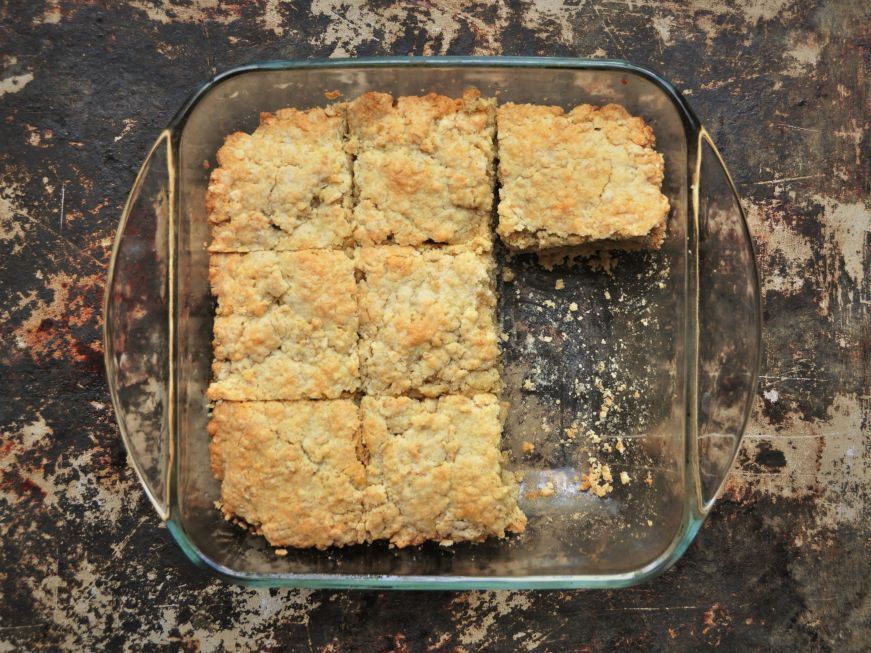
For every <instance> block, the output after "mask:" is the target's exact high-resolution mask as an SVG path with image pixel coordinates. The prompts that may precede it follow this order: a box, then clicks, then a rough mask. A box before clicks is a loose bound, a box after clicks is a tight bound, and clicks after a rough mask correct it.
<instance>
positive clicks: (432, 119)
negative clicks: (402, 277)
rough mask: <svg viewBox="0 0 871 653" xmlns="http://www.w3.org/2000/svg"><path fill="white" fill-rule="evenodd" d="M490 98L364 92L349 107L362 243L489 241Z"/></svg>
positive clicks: (492, 127) (475, 94)
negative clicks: (393, 95) (396, 97)
mask: <svg viewBox="0 0 871 653" xmlns="http://www.w3.org/2000/svg"><path fill="white" fill-rule="evenodd" d="M495 106H496V104H495V100H493V99H483V98H481V97H480V94H479V93H478V91H477V90H474V89H469V90H467V91H466V92H465V93H464V94H463V97H462V98H460V99H452V98H448V97H445V96H443V95H437V94H435V93H430V94H429V95H426V96H423V97H400V98H398V99H396V100H395V101H394V98H393V97H392V96H391V95H389V94H387V93H366V94H365V95H362V96H361V97H359V98H358V99H356V100H354V101H353V102H352V103H351V104H350V106H349V109H348V125H349V131H350V150H351V151H352V152H353V153H354V154H356V159H355V162H354V195H355V200H356V202H355V206H354V221H355V225H356V228H355V237H356V240H357V242H358V243H359V244H362V245H380V244H384V243H397V244H400V245H422V244H425V243H430V242H432V243H452V244H459V243H465V242H468V241H470V240H476V239H478V240H480V239H482V238H483V239H485V240H487V241H488V242H489V240H490V238H491V236H490V230H489V220H490V209H491V208H492V205H493V185H494V178H495V176H494V172H493V162H494V159H495V146H494V140H493V139H494V130H495V121H494V115H495Z"/></svg>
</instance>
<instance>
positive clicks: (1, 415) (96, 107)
mask: <svg viewBox="0 0 871 653" xmlns="http://www.w3.org/2000/svg"><path fill="white" fill-rule="evenodd" d="M391 53H392V54H407V53H415V54H436V53H448V54H468V53H475V54H548V55H572V56H582V57H591V56H592V57H618V58H625V59H628V60H631V61H634V62H636V63H639V64H642V65H648V66H651V67H654V68H656V69H659V70H661V71H662V72H663V73H664V74H665V75H666V76H667V77H669V78H671V79H672V80H674V81H675V82H676V83H677V84H678V85H679V86H680V87H681V88H683V89H684V90H685V91H686V92H687V93H688V94H689V96H690V99H691V101H692V104H693V105H694V107H695V108H696V110H697V112H698V113H699V114H700V116H702V118H703V119H704V120H705V122H706V124H707V125H708V126H709V128H710V130H711V131H712V132H713V134H714V136H715V139H716V140H717V142H718V144H719V146H720V148H721V150H722V152H723V155H724V157H725V158H726V160H727V161H728V162H729V164H730V167H731V170H732V172H733V174H734V176H735V178H736V182H737V184H738V186H739V189H740V191H741V193H742V194H743V196H744V199H745V206H746V208H747V209H748V213H749V217H750V219H751V226H752V230H753V233H754V236H755V239H756V242H757V246H758V256H759V264H760V266H761V270H762V276H763V283H764V306H765V316H764V320H765V350H764V356H763V367H764V369H763V375H764V376H763V378H762V382H761V385H760V388H759V395H758V397H757V409H756V411H755V416H754V418H753V420H752V422H751V424H750V427H749V430H748V434H749V435H748V437H747V439H746V443H745V445H744V447H743V450H742V452H741V454H740V456H739V460H738V462H737V463H736V466H735V467H734V469H733V472H732V474H731V476H730V479H729V482H728V486H727V490H726V493H725V496H724V497H723V499H722V500H721V501H720V502H719V504H718V505H717V507H716V509H715V510H714V513H713V515H712V516H711V518H710V519H709V520H708V521H707V523H706V525H705V527H704V529H703V530H702V532H701V534H700V536H699V538H698V540H697V541H696V542H695V543H694V544H693V545H692V546H691V547H690V549H689V551H688V552H687V554H686V556H685V557H684V558H683V560H682V561H681V562H679V563H678V564H677V566H676V567H675V568H674V569H672V570H671V571H669V572H668V573H666V574H665V575H664V576H662V577H661V578H659V579H657V580H655V581H653V582H650V583H647V584H645V585H642V586H640V587H636V588H633V589H629V590H623V591H614V592H604V591H597V592H463V593H456V594H446V593H430V594H417V595H415V596H409V595H407V594H398V593H363V592H356V593H343V592H312V591H290V590H281V591H279V590H272V591H270V590H249V589H241V588H237V587H228V586H225V585H223V584H222V583H220V582H218V581H215V580H212V579H210V578H208V577H206V576H204V575H203V574H202V573H201V572H199V571H198V570H196V569H194V568H193V567H192V566H191V565H190V564H189V563H188V562H187V561H186V560H185V559H184V558H183V556H182V554H181V552H180V551H179V549H178V548H177V547H176V545H175V544H174V543H173V542H172V540H171V538H170V536H169V534H168V533H167V531H166V530H165V529H164V528H163V527H162V526H161V525H160V524H159V521H158V519H157V517H156V516H155V514H154V512H153V511H152V509H151V507H150V505H149V504H148V503H147V501H146V499H145V498H144V496H143V493H142V491H141V490H140V488H139V486H138V485H137V483H136V481H135V478H134V476H133V473H132V471H131V469H130V467H128V465H127V462H126V459H125V454H124V451H123V448H122V445H121V442H120V439H119V436H118V430H117V427H116V426H115V423H114V419H113V417H112V414H111V408H110V405H109V403H110V402H109V398H108V393H107V390H106V385H105V381H104V378H103V371H102V345H101V343H100V327H101V316H100V308H99V307H100V301H101V295H102V286H103V283H104V273H105V266H106V263H107V261H108V255H109V249H110V246H111V240H112V236H113V233H114V230H115V227H116V225H117V222H118V217H119V215H120V211H121V207H122V204H123V201H124V199H125V195H126V193H127V190H128V189H129V187H130V185H131V182H132V180H133V177H134V175H135V171H136V169H137V167H138V165H139V163H140V162H141V161H142V159H143V157H144V155H145V153H146V150H147V148H148V146H149V145H150V143H151V142H152V141H153V139H154V138H155V136H156V135H157V134H158V132H159V130H160V128H161V127H162V126H163V125H164V124H165V123H166V122H167V121H168V120H169V118H170V117H171V115H172V114H173V113H174V111H175V110H176V108H177V107H178V106H179V104H180V103H181V101H182V100H183V99H184V97H185V96H186V95H187V93H188V92H189V91H190V90H191V89H192V88H193V87H194V86H195V85H196V84H197V83H199V82H200V81H202V80H203V79H205V78H208V77H209V76H211V75H212V74H213V73H215V72H217V71H219V70H222V69H226V68H228V67H231V66H234V65H237V64H241V63H245V62H251V61H256V60H263V59H273V58H309V57H327V56H361V55H376V54H391ZM869 68H871V8H869V5H868V3H867V2H864V1H863V0H855V1H852V2H851V1H850V0H841V1H837V0H828V1H823V2H818V3H814V2H805V1H796V2H782V1H778V0H709V1H707V2H703V1H701V0H694V1H692V2H689V3H677V2H662V3H659V2H652V1H649V0H639V1H636V2H630V3H627V4H624V3H617V2H608V3H598V2H577V1H575V2H572V1H569V0H565V1H563V2H560V1H558V0H557V1H548V2H542V3H539V4H532V3H530V2H515V1H512V2H508V3H499V4H491V3H488V2H464V1H463V0H449V1H445V2H423V1H421V2H408V3H394V2H371V3H368V4H366V5H358V4H356V3H348V2H340V1H339V0H316V1H314V2H311V3H301V2H279V1H278V0H259V1H257V0H250V1H240V2H234V3H218V2H217V1H216V0H171V1H168V2H165V3H159V2H157V0H153V1H152V0H131V1H129V2H127V3H122V2H112V1H108V2H101V1H99V0H77V1H67V0H35V1H34V2H26V3H25V2H17V1H16V0H5V2H0V432H2V434H3V437H2V442H0V593H2V594H0V595H2V600H0V650H10V649H12V650H14V649H21V650H50V649H58V648H61V649H82V648H84V649H90V650H101V649H104V650H113V649H118V648H120V647H121V646H122V645H123V644H124V643H125V642H127V643H128V645H129V646H130V647H132V648H135V649H139V648H162V647H165V646H169V647H171V648H177V649H181V650H196V649H202V650H220V649H222V648H237V647H238V648H260V649H271V648H276V649H277V648H282V649H292V650H297V649H299V650H314V651H418V650H432V651H453V650H466V651H477V650H494V651H505V650H511V649H520V650H527V651H588V650H639V651H642V650H643V651H648V650H661V649H666V648H668V649H670V650H676V651H695V650H699V649H700V648H703V647H706V646H719V647H720V648H721V649H723V650H741V651H744V650H779V651H795V650H813V651H815V650H819V651H829V650H837V651H866V650H868V649H869V648H871V580H869V579H871V521H869V514H871V513H869V510H871V424H869V406H871V397H869V390H868V388H869V380H871V378H869V377H871V375H869V366H868V361H869V357H871V321H869V306H871V304H869V302H871V208H869V201H871V200H869V195H871V188H869V185H871V170H869V166H871V163H869V162H871V156H869V149H871V148H869V138H868V128H869V124H868V123H869V119H871V118H869V116H871V106H869V101H871V92H869V72H871V71H869Z"/></svg>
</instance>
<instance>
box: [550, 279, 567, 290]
mask: <svg viewBox="0 0 871 653" xmlns="http://www.w3.org/2000/svg"><path fill="white" fill-rule="evenodd" d="M553 287H554V288H555V289H556V290H562V289H563V288H565V287H566V282H565V281H563V280H562V279H557V280H556V283H555V284H554V286H553Z"/></svg>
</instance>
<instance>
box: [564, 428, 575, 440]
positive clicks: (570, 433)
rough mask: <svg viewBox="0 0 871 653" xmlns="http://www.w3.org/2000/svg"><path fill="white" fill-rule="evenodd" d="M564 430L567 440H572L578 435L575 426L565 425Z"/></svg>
mask: <svg viewBox="0 0 871 653" xmlns="http://www.w3.org/2000/svg"><path fill="white" fill-rule="evenodd" d="M565 431H566V437H567V438H568V439H569V440H574V439H575V437H576V436H577V435H578V427H577V426H569V427H566V430H565Z"/></svg>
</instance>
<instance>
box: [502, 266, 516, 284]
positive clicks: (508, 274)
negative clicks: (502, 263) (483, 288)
mask: <svg viewBox="0 0 871 653" xmlns="http://www.w3.org/2000/svg"><path fill="white" fill-rule="evenodd" d="M502 281H504V282H505V283H511V282H512V281H514V270H512V269H511V268H502Z"/></svg>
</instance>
